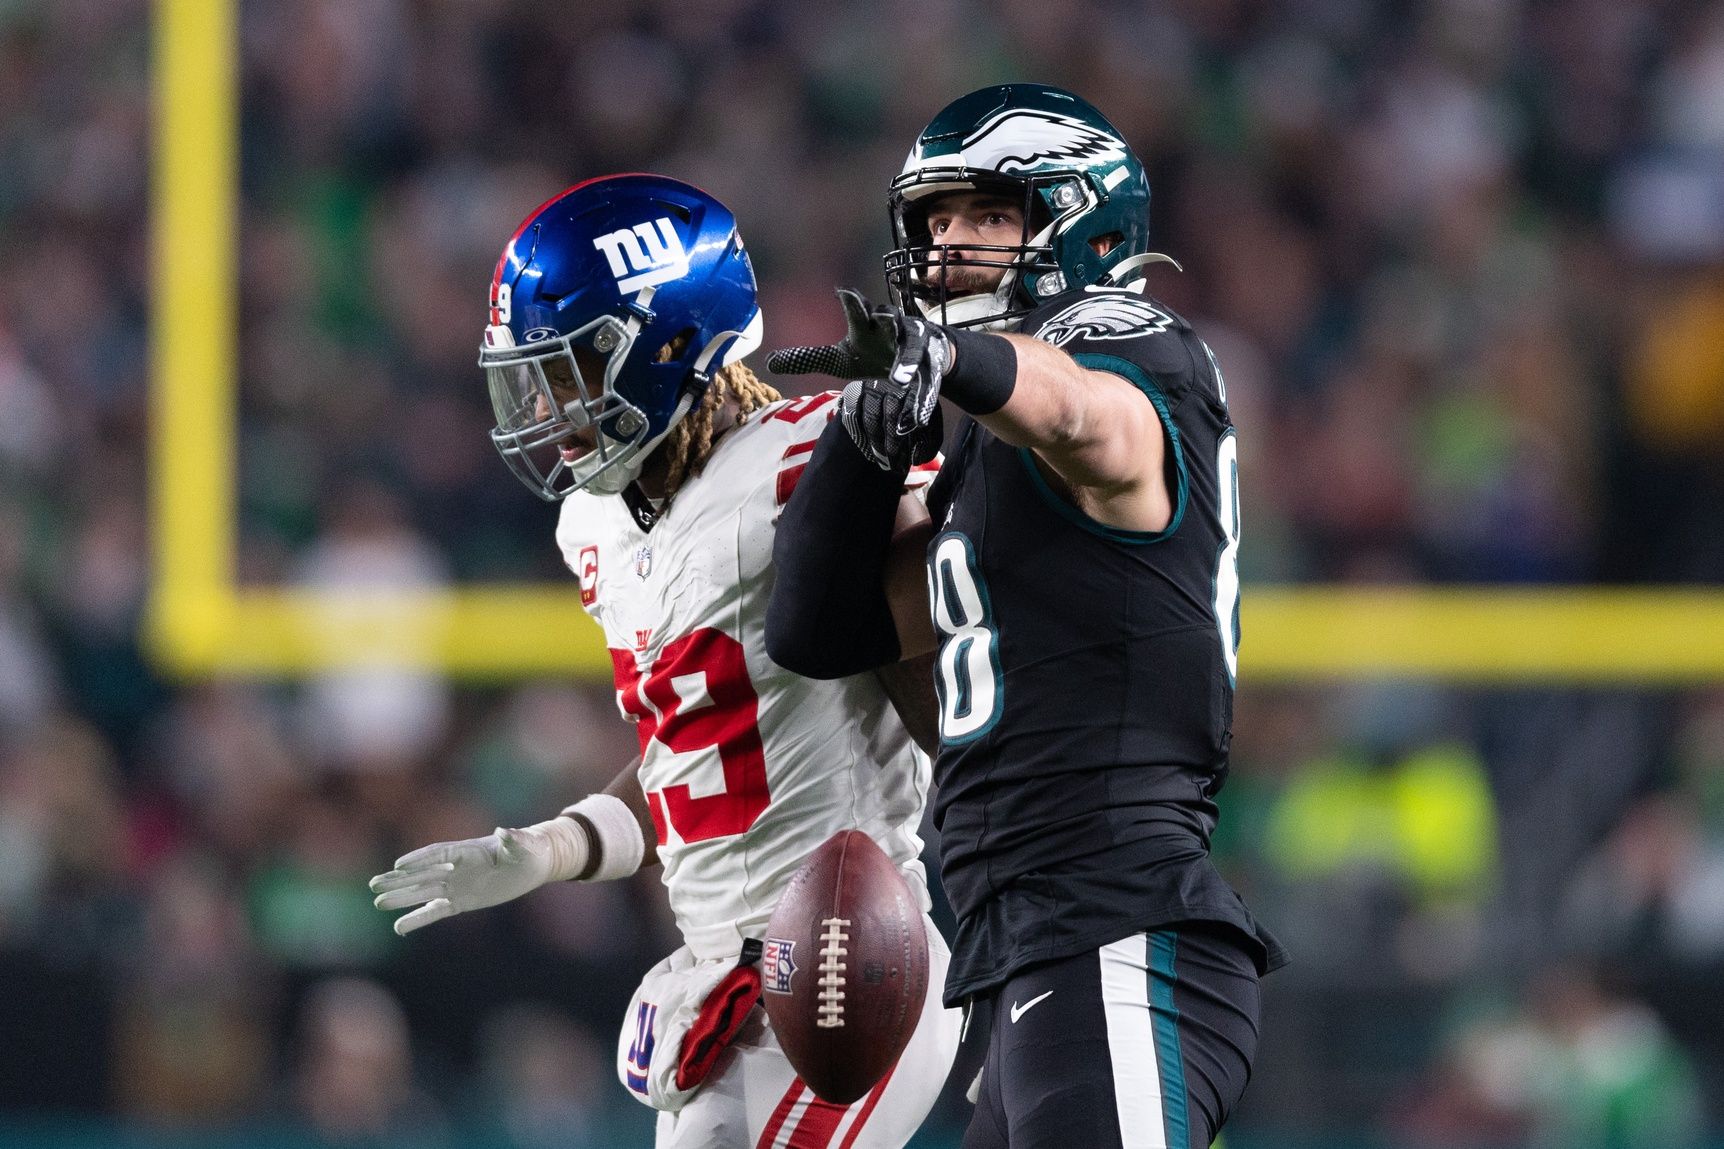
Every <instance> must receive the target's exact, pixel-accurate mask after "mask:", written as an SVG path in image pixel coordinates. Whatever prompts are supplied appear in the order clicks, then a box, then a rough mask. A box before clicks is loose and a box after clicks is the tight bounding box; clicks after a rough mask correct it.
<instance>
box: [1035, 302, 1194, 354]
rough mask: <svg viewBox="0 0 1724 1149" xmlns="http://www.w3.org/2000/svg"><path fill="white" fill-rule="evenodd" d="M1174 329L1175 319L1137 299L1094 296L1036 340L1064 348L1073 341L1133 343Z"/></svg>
mask: <svg viewBox="0 0 1724 1149" xmlns="http://www.w3.org/2000/svg"><path fill="white" fill-rule="evenodd" d="M1171 326H1173V316H1171V315H1169V314H1167V312H1165V311H1162V310H1161V309H1160V308H1158V307H1156V306H1155V305H1154V304H1152V303H1149V302H1147V301H1145V300H1142V299H1139V298H1138V297H1137V296H1135V295H1127V294H1123V293H1122V294H1114V293H1112V292H1108V293H1106V294H1100V295H1091V296H1087V297H1085V298H1083V299H1080V300H1078V301H1077V302H1076V303H1074V304H1072V305H1071V306H1070V307H1068V308H1066V309H1065V310H1064V311H1062V312H1060V313H1059V314H1058V315H1056V316H1054V317H1053V318H1052V319H1050V320H1048V321H1047V322H1046V323H1044V324H1042V326H1041V327H1040V329H1038V330H1037V331H1036V338H1037V339H1041V340H1044V341H1045V342H1048V343H1052V344H1053V345H1054V346H1055V347H1064V346H1065V345H1066V344H1067V343H1069V342H1071V341H1072V340H1073V339H1079V338H1082V339H1132V338H1135V337H1136V336H1139V335H1155V334H1157V333H1159V332H1162V331H1166V330H1167V329H1168V328H1169V327H1171Z"/></svg>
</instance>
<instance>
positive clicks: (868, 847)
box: [761, 830, 928, 1105]
mask: <svg viewBox="0 0 1724 1149" xmlns="http://www.w3.org/2000/svg"><path fill="white" fill-rule="evenodd" d="M761 981H762V989H763V990H764V992H763V993H762V995H761V998H762V1000H763V1001H764V1002H765V1003H766V1015H767V1017H768V1019H769V1020H770V1021H771V1022H772V1028H773V1031H774V1032H775V1033H777V1035H778V1043H779V1045H780V1046H781V1047H782V1048H783V1049H784V1053H785V1056H786V1057H788V1058H789V1059H790V1064H791V1066H792V1067H793V1068H795V1070H796V1072H797V1073H798V1074H799V1075H801V1077H802V1080H803V1081H805V1082H807V1083H808V1087H809V1088H810V1089H812V1090H813V1091H814V1093H815V1095H816V1096H818V1097H820V1098H821V1099H822V1100H825V1101H831V1102H836V1103H838V1104H842V1105H848V1104H849V1103H850V1102H852V1101H855V1100H856V1099H857V1098H859V1097H861V1096H862V1095H863V1094H864V1093H867V1092H868V1091H869V1090H870V1089H872V1088H873V1087H874V1085H875V1084H876V1083H877V1082H878V1081H879V1080H880V1079H881V1078H882V1077H884V1076H885V1075H886V1071H887V1070H889V1069H891V1068H892V1066H893V1064H895V1063H896V1062H897V1060H898V1056H899V1055H900V1054H901V1053H903V1052H904V1047H905V1046H906V1045H908V1044H909V1042H910V1035H911V1034H912V1033H913V1032H915V1029H916V1023H917V1021H918V1019H919V1018H920V1017H921V1015H922V1001H923V999H924V998H925V997H926V996H927V993H928V935H927V933H926V932H925V928H924V926H923V923H922V910H921V907H920V906H919V905H918V904H917V901H916V898H915V897H914V896H913V895H912V894H911V893H910V887H909V886H908V885H906V884H905V882H904V879H903V877H902V876H900V875H899V873H898V868H897V867H896V866H894V865H893V864H892V860H891V859H890V858H888V857H887V856H886V854H885V852H884V851H882V850H881V849H880V847H879V846H878V845H876V844H875V843H874V840H873V839H872V838H870V837H869V836H868V835H867V834H864V833H862V832H861V831H860V830H844V831H842V832H840V833H838V834H834V835H833V836H832V837H831V838H829V839H828V840H827V841H826V843H825V844H824V845H822V846H821V847H820V848H819V849H818V850H816V851H814V853H813V855H811V856H810V857H809V859H808V861H807V862H805V863H803V866H802V868H801V869H800V870H798V871H797V872H796V873H795V875H794V876H793V877H792V878H791V879H790V886H789V888H788V889H786V890H785V892H784V897H783V898H782V899H780V901H779V903H778V906H777V908H775V909H774V910H773V912H772V920H771V921H770V922H769V923H768V924H767V927H766V938H765V945H764V950H763V953H762V957H761Z"/></svg>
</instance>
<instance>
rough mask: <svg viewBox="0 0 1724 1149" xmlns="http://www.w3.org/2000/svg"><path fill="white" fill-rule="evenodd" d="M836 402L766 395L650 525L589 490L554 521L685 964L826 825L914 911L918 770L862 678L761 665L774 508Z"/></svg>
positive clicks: (791, 866) (752, 916)
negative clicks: (898, 876) (627, 732)
mask: <svg viewBox="0 0 1724 1149" xmlns="http://www.w3.org/2000/svg"><path fill="white" fill-rule="evenodd" d="M837 397H838V395H837V392H825V393H823V394H819V395H811V396H808V397H806V398H801V399H791V400H784V401H780V402H778V403H774V404H772V405H771V406H769V407H767V408H765V409H764V410H762V411H760V412H757V413H755V414H754V415H752V416H750V417H749V419H748V421H747V422H746V423H744V424H743V425H741V426H739V427H736V428H734V429H733V430H731V431H729V432H727V433H726V434H725V435H723V436H722V437H721V438H720V439H719V441H718V444H717V446H716V447H715V448H714V449H713V451H712V454H711V455H710V456H709V457H708V458H707V461H706V466H705V468H704V469H703V470H702V471H701V472H700V473H699V474H698V475H696V476H694V477H693V478H691V479H690V480H689V481H688V482H687V483H686V484H685V485H684V486H683V488H682V490H681V491H679V492H678V493H677V495H676V497H675V499H673V500H672V502H671V504H670V506H669V508H668V509H667V510H666V511H665V513H664V514H663V515H662V516H661V517H660V518H659V520H658V522H657V523H656V524H655V525H654V527H653V529H652V531H651V532H650V533H647V532H643V531H642V530H641V529H640V528H639V527H638V526H637V525H636V524H635V521H634V517H633V516H632V515H631V514H630V513H629V510H628V508H627V507H626V506H625V505H624V503H623V500H622V499H621V498H618V497H615V496H597V495H591V494H588V493H586V492H577V493H575V494H573V495H570V496H569V497H568V498H566V499H564V500H563V505H562V512H561V517H560V519H559V520H558V524H557V544H558V546H559V547H560V548H561V549H562V552H563V558H564V561H565V562H567V563H568V565H569V567H570V569H571V570H573V571H574V572H575V574H576V575H577V576H579V578H580V583H581V601H582V603H583V604H584V605H585V607H586V609H587V612H588V613H589V614H591V615H592V616H593V618H594V619H596V620H597V621H598V623H599V624H600V625H601V626H603V627H604V631H605V643H606V645H607V646H608V647H609V648H610V652H611V662H612V665H613V667H614V668H615V672H616V686H617V704H618V706H619V707H620V708H621V709H622V712H623V715H624V717H626V718H628V719H629V720H630V721H631V722H634V723H635V724H636V728H637V731H638V733H639V736H640V744H641V766H640V780H641V786H642V788H643V789H644V790H645V791H646V795H647V802H648V805H649V806H650V807H651V810H652V817H653V823H654V824H655V825H656V826H657V828H658V840H659V847H658V854H659V859H660V860H661V861H662V862H663V863H664V883H665V885H666V886H667V887H668V888H669V890H670V904H671V908H672V910H673V911H674V912H675V913H676V918H677V924H678V925H679V926H680V927H681V929H682V933H683V937H684V938H685V939H686V940H687V942H688V944H689V947H690V949H691V950H693V951H694V953H695V955H696V956H697V957H700V958H713V957H724V956H728V955H731V954H734V953H736V952H737V951H738V950H739V949H740V948H741V945H742V939H743V938H744V937H761V936H763V934H764V931H765V927H766V922H767V919H768V918H769V917H770V916H771V913H772V908H773V906H774V905H776V904H777V902H778V898H779V895H780V894H781V893H782V892H783V890H784V887H785V885H786V884H787V882H788V881H789V879H790V876H791V875H792V874H793V873H795V872H796V870H797V868H798V867H799V866H801V865H802V863H803V861H804V860H805V859H806V858H807V857H808V855H809V854H811V853H812V852H813V851H814V850H815V849H816V848H817V847H818V846H820V844H821V843H823V842H825V841H826V840H827V839H828V838H830V837H831V836H832V835H833V834H835V833H837V832H838V831H840V830H846V829H860V830H863V831H864V832H866V833H868V834H869V835H870V836H871V837H873V839H874V840H875V841H876V842H878V843H879V844H880V846H881V848H882V849H884V850H885V851H886V854H887V856H889V857H890V858H892V860H893V861H895V862H896V863H898V866H899V868H900V870H901V871H902V872H903V873H904V876H905V878H906V880H907V881H908V882H909V883H910V886H911V888H912V889H913V890H915V891H916V892H917V894H918V895H919V896H920V898H921V899H922V908H923V909H924V910H926V909H927V908H928V897H927V877H926V874H925V873H924V872H923V869H922V864H921V862H920V861H918V860H917V858H918V855H919V854H920V853H921V850H922V841H921V838H920V836H919V835H918V834H917V828H918V826H919V825H920V823H921V819H922V807H923V804H924V802H925V801H926V798H927V792H928V781H929V775H930V766H929V762H928V759H927V757H926V756H925V755H924V754H922V753H921V751H919V750H917V749H916V748H915V746H914V745H913V744H912V743H911V741H910V737H909V735H908V734H906V733H905V731H904V727H903V724H902V723H901V722H900V721H899V719H898V716H897V713H896V712H895V711H894V710H893V708H892V705H891V703H890V702H888V701H887V699H886V695H885V693H884V691H883V690H882V688H881V686H880V684H879V682H878V680H877V679H876V678H875V677H874V675H873V674H872V673H869V674H861V675H857V676H855V677H852V678H845V679H839V680H837V681H830V682H818V681H815V680H813V679H807V678H801V677H799V676H797V675H794V674H792V673H790V672H789V671H787V670H785V669H783V668H782V667H780V666H778V665H777V664H776V663H774V662H773V661H772V660H771V659H770V658H768V657H767V654H766V604H767V599H768V596H769V595H770V594H771V591H772V577H773V574H772V540H773V534H774V532H775V531H776V529H777V522H778V515H779V511H780V510H781V509H782V507H783V505H784V503H785V501H786V500H787V499H788V498H789V497H790V492H791V490H792V489H793V488H794V487H795V484H796V480H797V479H798V478H799V477H800V476H801V473H802V469H803V467H805V466H806V465H807V463H808V460H809V458H810V457H811V456H812V454H813V451H814V444H815V441H816V440H817V439H818V438H819V437H820V432H821V431H822V429H824V428H825V426H826V423H827V420H828V419H830V418H831V417H832V415H833V414H834V413H835V412H836V410H837V404H836V402H835V400H836V399H837ZM931 478H932V474H931V467H930V468H919V469H918V470H917V471H915V472H912V480H913V484H915V483H925V482H926V481H927V480H929V479H931Z"/></svg>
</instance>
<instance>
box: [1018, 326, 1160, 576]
mask: <svg viewBox="0 0 1724 1149" xmlns="http://www.w3.org/2000/svg"><path fill="white" fill-rule="evenodd" d="M1072 359H1073V360H1075V361H1076V362H1077V363H1078V364H1080V365H1081V366H1084V367H1088V368H1089V369H1090V370H1092V371H1106V372H1107V373H1108V374H1110V375H1118V376H1119V377H1120V378H1122V379H1124V380H1125V381H1126V382H1127V383H1130V384H1131V385H1132V386H1133V387H1136V388H1137V389H1138V390H1139V391H1142V392H1143V393H1144V394H1145V395H1147V396H1148V397H1149V401H1150V402H1151V403H1153V404H1155V413H1156V414H1157V415H1158V416H1159V417H1160V418H1161V425H1162V426H1163V427H1166V428H1167V437H1168V440H1169V442H1171V443H1172V444H1173V462H1174V466H1175V468H1176V469H1177V470H1178V472H1179V489H1178V491H1176V492H1175V495H1174V503H1173V518H1171V519H1170V520H1168V523H1167V527H1166V528H1165V529H1163V530H1159V531H1128V530H1124V529H1122V528H1120V527H1110V526H1108V525H1107V524H1106V523H1098V522H1096V521H1095V520H1094V519H1092V518H1090V517H1089V516H1088V515H1086V514H1084V513H1083V512H1082V511H1080V510H1078V509H1077V508H1076V507H1074V506H1072V505H1071V503H1069V502H1067V501H1066V500H1065V499H1062V498H1061V497H1060V496H1059V494H1058V493H1057V492H1056V491H1055V490H1054V489H1053V488H1052V487H1050V486H1049V485H1048V481H1047V479H1045V478H1043V477H1042V473H1041V471H1040V470H1039V469H1038V468H1037V467H1036V459H1035V455H1034V454H1033V453H1032V452H1031V451H1030V449H1029V448H1028V447H1019V448H1018V458H1019V459H1021V460H1022V461H1023V464H1024V468H1025V469H1026V470H1028V471H1029V473H1030V481H1031V482H1032V483H1034V484H1035V487H1036V490H1037V491H1040V492H1041V496H1042V498H1044V499H1046V500H1047V502H1048V504H1049V505H1050V506H1052V507H1053V508H1054V510H1056V511H1058V512H1059V513H1060V515H1061V516H1062V517H1064V518H1066V519H1068V520H1070V521H1071V522H1073V523H1076V524H1077V525H1078V526H1080V527H1082V528H1083V529H1084V530H1086V531H1088V532H1089V533H1090V534H1092V535H1099V536H1100V537H1102V538H1104V539H1112V540H1113V541H1114V542H1116V543H1126V544H1128V545H1131V546H1143V545H1144V544H1146V543H1158V542H1160V541H1161V540H1162V539H1165V538H1166V537H1167V536H1168V535H1171V534H1172V533H1173V532H1174V531H1177V530H1178V529H1179V524H1180V523H1181V522H1182V521H1184V519H1185V503H1186V499H1187V498H1188V497H1189V496H1190V482H1189V481H1188V480H1187V478H1186V471H1185V445H1184V443H1182V442H1181V441H1180V438H1179V428H1178V427H1176V426H1174V423H1173V415H1172V413H1171V412H1170V411H1169V410H1168V407H1167V397H1166V396H1165V395H1163V394H1162V393H1161V388H1159V387H1157V386H1156V385H1155V381H1154V380H1152V379H1151V378H1150V377H1149V376H1148V375H1147V374H1145V373H1144V370H1143V368H1141V367H1139V366H1138V365H1137V364H1135V363H1132V362H1131V361H1129V360H1126V359H1120V358H1118V357H1116V356H1113V355H1095V354H1091V353H1089V352H1084V353H1083V354H1080V355H1074V356H1072Z"/></svg>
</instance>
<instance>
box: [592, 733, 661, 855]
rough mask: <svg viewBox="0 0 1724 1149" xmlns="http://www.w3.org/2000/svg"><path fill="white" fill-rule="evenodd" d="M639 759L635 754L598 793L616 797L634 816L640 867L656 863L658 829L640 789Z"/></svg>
mask: <svg viewBox="0 0 1724 1149" xmlns="http://www.w3.org/2000/svg"><path fill="white" fill-rule="evenodd" d="M640 770H641V760H640V756H639V755H636V756H635V759H634V761H632V762H630V763H629V764H628V765H627V766H626V767H624V768H623V769H622V770H620V771H618V772H617V776H616V777H615V778H612V779H611V780H610V782H609V783H608V784H606V786H605V788H604V789H603V790H601V791H600V793H602V794H605V795H607V796H609V797H612V798H615V799H617V801H619V802H621V803H622V804H623V805H624V806H627V807H628V811H629V813H631V814H633V815H634V816H635V824H636V825H637V826H639V827H640V832H641V845H642V847H643V849H642V852H641V868H642V869H645V868H646V867H648V866H656V865H658V831H657V830H656V829H654V828H653V824H652V811H651V810H650V809H649V808H648V807H647V797H646V791H645V790H643V789H641V775H640Z"/></svg>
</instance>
